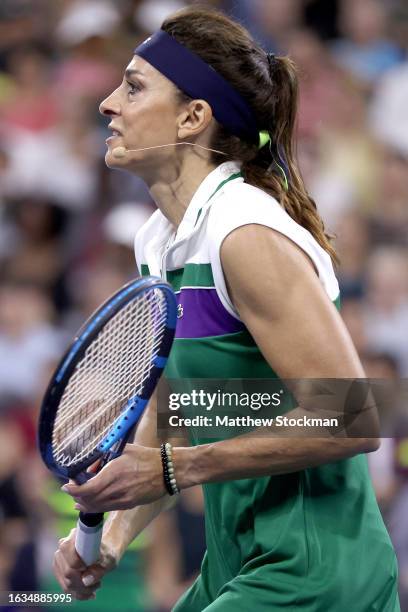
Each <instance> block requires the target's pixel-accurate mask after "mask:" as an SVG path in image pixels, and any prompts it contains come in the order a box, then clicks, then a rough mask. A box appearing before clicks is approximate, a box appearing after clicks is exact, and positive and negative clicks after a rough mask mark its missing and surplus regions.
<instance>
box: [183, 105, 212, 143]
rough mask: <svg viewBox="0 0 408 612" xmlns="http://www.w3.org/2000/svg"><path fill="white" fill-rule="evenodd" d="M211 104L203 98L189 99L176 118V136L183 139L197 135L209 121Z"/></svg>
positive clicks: (210, 118)
mask: <svg viewBox="0 0 408 612" xmlns="http://www.w3.org/2000/svg"><path fill="white" fill-rule="evenodd" d="M212 118H213V114H212V109H211V106H210V105H209V104H208V102H206V101H205V100H191V102H189V103H188V106H187V108H185V109H184V110H183V111H182V112H181V113H180V115H179V116H178V118H177V130H178V131H177V136H178V137H179V138H180V139H181V140H183V139H185V138H189V137H190V136H198V134H201V132H203V131H204V130H205V129H206V128H207V127H208V126H209V124H210V123H211V120H212Z"/></svg>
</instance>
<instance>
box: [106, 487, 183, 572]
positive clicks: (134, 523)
mask: <svg viewBox="0 0 408 612" xmlns="http://www.w3.org/2000/svg"><path fill="white" fill-rule="evenodd" d="M173 504H174V499H173V498H172V497H169V496H166V497H162V498H161V499H158V500H157V501H155V502H153V503H151V504H146V505H143V506H136V507H135V508H131V509H130V510H118V511H116V512H110V513H109V516H108V519H107V520H106V522H105V525H104V529H103V538H102V542H103V545H104V546H106V548H107V550H109V552H110V554H111V555H112V556H113V557H114V559H115V562H116V563H119V561H120V559H121V558H122V556H123V554H124V552H125V551H126V549H127V547H128V546H129V544H130V543H131V542H133V540H134V539H135V538H136V537H137V536H138V535H139V534H140V533H141V532H142V531H143V530H144V529H145V528H146V527H147V526H148V525H149V524H150V523H151V522H152V520H153V519H154V518H156V516H157V515H158V514H160V512H162V511H163V510H167V509H168V508H170V507H171V506H172V505H173Z"/></svg>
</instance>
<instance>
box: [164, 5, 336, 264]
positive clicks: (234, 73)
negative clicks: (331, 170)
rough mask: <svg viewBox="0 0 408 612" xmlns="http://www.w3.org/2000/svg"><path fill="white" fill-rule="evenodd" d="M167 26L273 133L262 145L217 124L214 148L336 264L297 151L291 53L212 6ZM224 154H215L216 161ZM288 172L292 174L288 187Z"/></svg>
mask: <svg viewBox="0 0 408 612" xmlns="http://www.w3.org/2000/svg"><path fill="white" fill-rule="evenodd" d="M162 29H163V30H164V31H165V32H167V33H168V34H170V35H171V36H173V37H174V38H175V39H176V40H177V41H178V42H180V43H181V44H183V45H184V46H186V47H188V48H189V49H190V50H191V51H193V52H194V53H195V54H196V55H198V56H200V57H201V58H202V59H203V60H204V61H205V62H206V63H207V64H209V65H210V66H212V67H213V68H214V69H215V70H216V71H217V72H218V73H219V74H221V75H222V76H223V77H224V78H225V79H226V80H227V81H228V82H229V83H230V84H231V85H232V86H233V87H234V88H235V89H236V90H237V91H238V92H239V93H240V94H241V95H242V97H243V98H244V99H245V100H246V101H247V102H248V104H249V105H250V107H251V108H252V111H253V112H254V114H255V119H256V121H257V123H258V125H259V129H260V130H266V131H268V133H269V135H270V137H271V143H270V146H269V147H268V146H267V145H266V146H264V147H263V148H262V149H259V148H258V146H257V145H254V144H253V143H250V142H247V141H245V140H243V139H241V138H239V137H238V136H234V135H232V134H231V133H230V132H228V131H227V130H226V129H225V128H224V127H223V126H222V125H220V124H218V126H217V129H216V130H215V133H214V136H213V140H212V142H211V144H210V146H211V148H213V149H218V150H219V151H224V152H225V153H226V154H227V155H228V159H231V160H239V161H241V162H242V172H243V175H244V178H245V181H246V182H247V183H250V184H251V185H254V186H255V187H259V188H260V189H262V190H264V191H266V192H267V193H269V194H270V195H272V196H273V197H274V198H276V199H277V200H278V202H280V204H281V206H283V208H284V209H285V210H286V211H287V213H288V214H289V215H290V216H291V217H292V218H293V219H294V220H295V221H296V222H297V223H299V224H300V225H302V226H303V227H304V228H306V229H307V230H309V231H310V233H311V234H312V235H313V236H314V238H315V239H316V241H317V242H318V243H319V244H320V246H321V247H322V248H323V249H325V250H326V251H327V252H328V253H329V254H330V256H331V258H332V260H333V261H334V262H335V263H337V261H338V260H337V256H336V253H335V250H334V248H333V246H332V245H331V236H329V235H328V234H326V232H325V229H324V224H323V221H322V219H321V217H320V215H319V213H318V212H317V208H316V204H315V202H314V200H313V199H312V198H311V197H310V196H309V194H308V193H307V191H306V188H305V185H304V183H303V179H302V177H301V174H300V172H299V168H298V166H297V163H296V159H295V155H294V131H295V121H296V113H297V99H298V78H297V74H296V68H295V65H294V63H293V62H292V60H291V59H290V58H289V57H286V56H281V57H275V58H273V59H268V56H267V54H266V53H265V51H264V50H263V49H262V48H261V47H260V46H259V45H258V44H257V43H256V42H255V41H254V40H253V39H252V38H251V35H250V34H249V32H248V31H247V30H246V29H245V28H244V27H243V26H241V25H240V24H238V23H236V22H235V21H233V20H232V19H230V18H229V17H227V16H226V15H224V14H223V13H220V12H218V11H215V10H213V9H209V8H207V7H205V8H204V7H197V6H194V7H188V8H185V9H182V10H180V11H177V12H176V13H174V14H172V15H171V16H169V17H168V18H167V19H165V21H164V22H163V24H162ZM225 159H226V158H225V157H223V156H221V155H219V154H218V153H212V158H211V161H212V162H213V163H216V164H219V163H221V162H222V161H225ZM285 167H286V168H285ZM283 171H285V172H286V174H287V175H288V176H287V179H288V182H289V188H288V189H286V185H285V180H284V174H283Z"/></svg>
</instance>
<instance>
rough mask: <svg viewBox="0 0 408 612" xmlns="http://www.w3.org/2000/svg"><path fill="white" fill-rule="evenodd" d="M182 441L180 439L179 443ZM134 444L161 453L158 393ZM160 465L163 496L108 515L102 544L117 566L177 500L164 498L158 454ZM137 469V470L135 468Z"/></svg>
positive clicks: (144, 417)
mask: <svg viewBox="0 0 408 612" xmlns="http://www.w3.org/2000/svg"><path fill="white" fill-rule="evenodd" d="M179 442H180V440H179V439H178V443H179ZM134 444H137V445H140V446H142V447H148V448H149V450H151V449H152V448H154V449H158V448H159V447H160V444H161V440H159V438H158V437H157V394H156V393H155V394H154V395H153V396H152V398H151V400H150V402H149V405H148V407H147V408H146V410H145V412H144V414H143V417H142V419H141V421H140V424H139V426H138V428H137V430H136V434H135V438H134ZM155 455H157V460H158V462H159V464H160V465H159V487H161V488H162V492H163V495H162V496H161V497H159V499H157V501H154V502H152V503H150V504H144V505H143V506H136V507H134V508H130V509H129V510H117V511H113V512H110V513H109V517H108V519H107V521H106V522H105V525H104V531H103V542H104V544H106V545H107V546H108V547H109V549H110V550H111V551H113V554H114V556H115V559H116V561H117V562H118V561H119V560H120V559H121V557H122V556H123V553H124V552H125V550H126V549H127V547H128V546H129V544H130V543H131V542H132V541H133V540H134V539H135V537H136V536H137V535H139V534H140V533H141V532H142V531H143V530H144V529H145V528H146V527H147V526H148V525H149V524H150V523H151V521H152V520H153V519H154V518H155V517H156V516H157V515H158V514H159V513H160V512H161V511H162V510H167V509H168V508H170V507H171V506H172V505H173V503H174V498H171V497H169V496H168V495H165V493H166V491H165V488H164V482H163V477H162V473H161V469H162V468H161V461H160V455H159V452H158V451H157V450H156V452H155ZM136 469H137V467H136Z"/></svg>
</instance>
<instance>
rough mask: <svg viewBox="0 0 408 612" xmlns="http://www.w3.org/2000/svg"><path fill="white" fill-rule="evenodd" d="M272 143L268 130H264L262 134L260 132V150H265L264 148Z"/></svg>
mask: <svg viewBox="0 0 408 612" xmlns="http://www.w3.org/2000/svg"><path fill="white" fill-rule="evenodd" d="M270 141H271V137H270V135H269V132H268V131H267V130H262V131H261V132H259V146H258V149H263V147H264V146H265V145H267V144H268V142H270Z"/></svg>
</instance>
